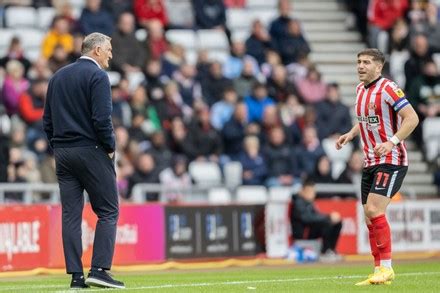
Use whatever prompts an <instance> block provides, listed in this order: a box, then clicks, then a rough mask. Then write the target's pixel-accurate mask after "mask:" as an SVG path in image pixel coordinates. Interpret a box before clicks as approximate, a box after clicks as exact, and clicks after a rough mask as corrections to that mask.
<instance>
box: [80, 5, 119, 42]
mask: <svg viewBox="0 0 440 293" xmlns="http://www.w3.org/2000/svg"><path fill="white" fill-rule="evenodd" d="M113 22H114V21H113V17H112V15H111V14H110V13H109V12H107V11H106V10H105V9H103V8H102V7H101V0H87V1H86V6H85V7H84V8H83V10H82V13H81V17H80V18H79V25H80V27H81V33H83V34H84V35H88V34H91V33H93V32H98V33H102V34H105V35H107V36H111V35H112V34H113V29H114V23H113Z"/></svg>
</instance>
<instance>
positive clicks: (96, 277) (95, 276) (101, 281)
mask: <svg viewBox="0 0 440 293" xmlns="http://www.w3.org/2000/svg"><path fill="white" fill-rule="evenodd" d="M86 284H87V285H89V286H96V287H102V288H118V289H124V288H125V285H124V283H122V282H119V281H116V280H114V279H113V278H112V276H111V275H110V274H109V273H108V272H106V271H105V270H103V269H101V268H99V269H97V270H91V271H90V272H89V275H88V276H87V279H86Z"/></svg>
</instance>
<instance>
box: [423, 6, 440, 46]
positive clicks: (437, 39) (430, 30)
mask: <svg viewBox="0 0 440 293" xmlns="http://www.w3.org/2000/svg"><path fill="white" fill-rule="evenodd" d="M439 5H440V3H438V2H437V4H436V3H433V2H429V3H427V7H426V18H427V19H426V22H425V23H424V31H425V33H426V34H427V35H428V43H429V47H430V48H432V51H434V52H440V16H439V15H440V14H439V13H440V12H439V8H438V6H439Z"/></svg>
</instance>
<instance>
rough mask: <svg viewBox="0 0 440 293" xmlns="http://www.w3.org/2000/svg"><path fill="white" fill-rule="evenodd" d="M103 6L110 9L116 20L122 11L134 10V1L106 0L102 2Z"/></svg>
mask: <svg viewBox="0 0 440 293" xmlns="http://www.w3.org/2000/svg"><path fill="white" fill-rule="evenodd" d="M101 7H102V9H105V10H106V11H108V12H109V13H110V14H111V15H112V17H113V20H114V21H115V22H116V21H117V20H118V18H119V16H120V15H121V14H122V13H124V12H132V11H133V2H132V1H127V0H105V1H103V2H102V3H101Z"/></svg>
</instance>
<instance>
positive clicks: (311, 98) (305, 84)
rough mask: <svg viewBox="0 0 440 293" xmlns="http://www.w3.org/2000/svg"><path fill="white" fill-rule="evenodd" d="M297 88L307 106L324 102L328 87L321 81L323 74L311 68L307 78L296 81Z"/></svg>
mask: <svg viewBox="0 0 440 293" xmlns="http://www.w3.org/2000/svg"><path fill="white" fill-rule="evenodd" d="M296 88H297V89H298V93H299V95H300V97H301V98H302V100H303V101H304V102H305V103H306V104H312V103H317V102H320V101H322V100H324V98H325V95H326V92H327V85H326V84H325V82H324V81H322V80H321V73H319V71H318V70H317V69H316V68H315V67H314V66H311V67H310V68H309V71H308V72H307V76H306V77H305V78H298V79H296Z"/></svg>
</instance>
